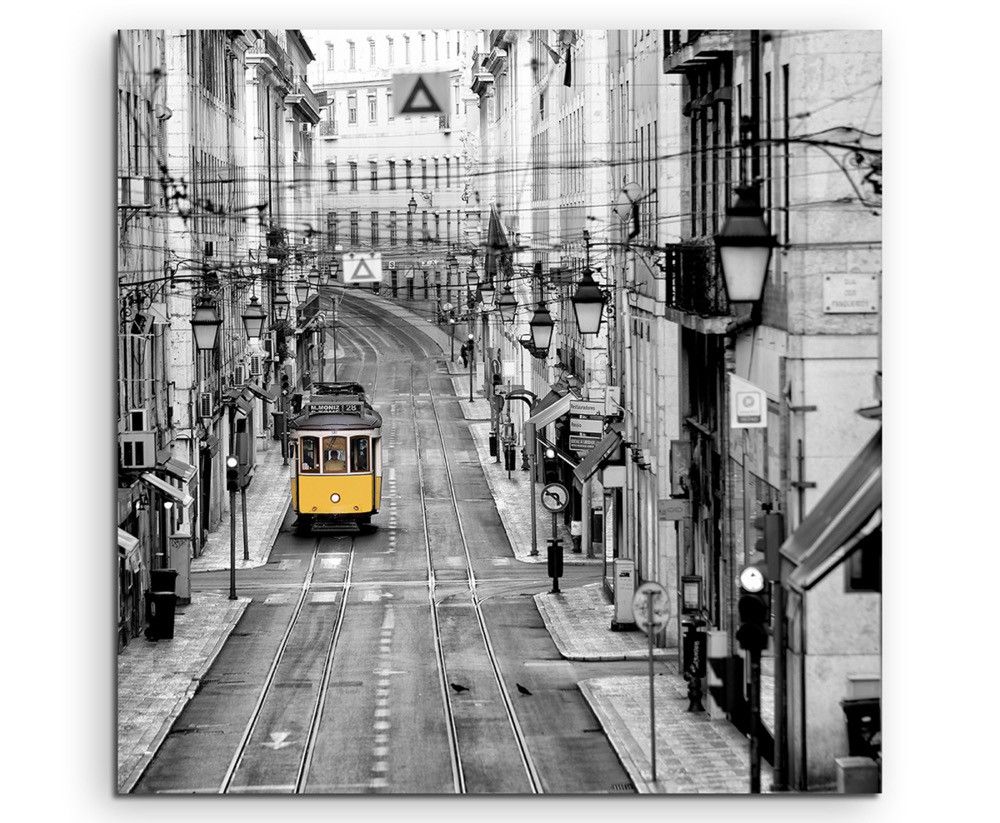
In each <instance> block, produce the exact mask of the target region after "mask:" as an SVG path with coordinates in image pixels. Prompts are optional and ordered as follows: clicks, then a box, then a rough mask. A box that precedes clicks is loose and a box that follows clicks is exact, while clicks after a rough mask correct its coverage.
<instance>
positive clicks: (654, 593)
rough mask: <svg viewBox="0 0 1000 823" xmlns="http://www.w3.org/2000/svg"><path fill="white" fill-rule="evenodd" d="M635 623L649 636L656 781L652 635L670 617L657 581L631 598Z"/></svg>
mask: <svg viewBox="0 0 1000 823" xmlns="http://www.w3.org/2000/svg"><path fill="white" fill-rule="evenodd" d="M632 610H633V611H634V612H635V624H636V625H637V626H638V627H639V628H640V629H642V630H643V631H644V632H646V634H647V636H648V637H649V749H650V753H651V766H652V773H653V782H654V783H655V782H656V700H655V698H654V690H653V635H655V634H656V633H657V632H659V631H662V630H663V629H664V628H665V627H666V625H667V621H668V620H669V619H670V598H669V597H668V595H667V590H666V589H665V588H663V586H661V585H660V584H659V583H655V582H653V581H651V580H649V581H646V582H645V583H643V584H642V585H641V586H639V588H638V589H636V590H635V595H634V597H633V598H632Z"/></svg>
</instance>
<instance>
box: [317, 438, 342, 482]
mask: <svg viewBox="0 0 1000 823" xmlns="http://www.w3.org/2000/svg"><path fill="white" fill-rule="evenodd" d="M346 471H347V438H346V437H324V438H323V474H343V473H344V472H346Z"/></svg>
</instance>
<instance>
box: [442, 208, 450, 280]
mask: <svg viewBox="0 0 1000 823" xmlns="http://www.w3.org/2000/svg"><path fill="white" fill-rule="evenodd" d="M444 226H445V232H446V234H447V238H448V244H449V245H450V244H451V209H448V211H446V212H445V218H444ZM448 276H449V277H450V276H451V273H450V272H449V273H448Z"/></svg>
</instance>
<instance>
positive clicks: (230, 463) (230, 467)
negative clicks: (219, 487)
mask: <svg viewBox="0 0 1000 823" xmlns="http://www.w3.org/2000/svg"><path fill="white" fill-rule="evenodd" d="M226 490H227V491H231V492H236V491H239V490H240V469H239V463H238V462H237V460H236V458H235V457H233V456H232V455H229V457H227V458H226Z"/></svg>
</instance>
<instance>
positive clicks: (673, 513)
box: [656, 497, 691, 520]
mask: <svg viewBox="0 0 1000 823" xmlns="http://www.w3.org/2000/svg"><path fill="white" fill-rule="evenodd" d="M690 514H691V504H690V503H689V502H688V501H687V500H674V499H672V498H669V497H665V498H664V497H661V498H660V499H659V500H657V501H656V516H657V519H659V520H683V519H684V518H685V517H689V516H690Z"/></svg>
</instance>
